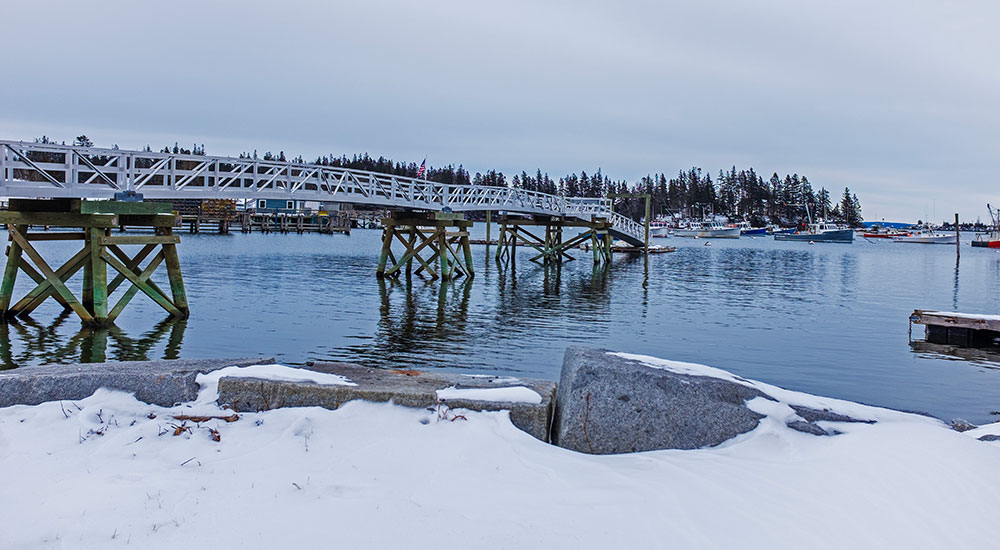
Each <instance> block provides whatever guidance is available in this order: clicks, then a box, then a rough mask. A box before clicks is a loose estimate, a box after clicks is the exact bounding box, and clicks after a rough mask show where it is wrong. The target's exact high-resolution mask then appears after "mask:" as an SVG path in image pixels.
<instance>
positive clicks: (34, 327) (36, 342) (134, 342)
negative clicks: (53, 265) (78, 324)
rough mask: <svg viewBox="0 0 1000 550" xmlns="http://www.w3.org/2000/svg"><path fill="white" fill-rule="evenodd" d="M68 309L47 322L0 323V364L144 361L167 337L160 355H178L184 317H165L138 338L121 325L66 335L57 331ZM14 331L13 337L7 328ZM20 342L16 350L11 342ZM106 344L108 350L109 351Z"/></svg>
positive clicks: (165, 357)
mask: <svg viewBox="0 0 1000 550" xmlns="http://www.w3.org/2000/svg"><path fill="white" fill-rule="evenodd" d="M69 317H70V314H69V313H68V312H64V313H63V314H62V315H60V316H59V317H58V318H57V319H56V320H55V321H54V322H53V323H52V324H50V325H48V326H44V325H40V324H39V323H37V322H36V321H34V320H33V319H31V318H30V317H27V318H20V319H17V320H12V321H9V324H6V325H3V324H0V360H2V361H3V365H2V366H0V368H6V369H10V368H15V367H17V366H18V365H19V364H20V363H27V362H36V363H37V362H40V363H54V364H58V363H71V362H81V363H99V362H104V361H108V360H117V361H144V360H148V359H150V352H151V350H152V349H153V347H155V346H156V345H157V344H159V343H160V342H161V341H162V340H163V338H164V336H166V335H167V334H168V333H169V336H168V337H167V340H166V344H165V348H164V351H163V354H162V358H163V359H177V358H178V356H179V355H180V349H181V344H182V342H183V339H184V331H185V329H186V327H187V320H186V319H174V318H167V319H164V320H163V321H160V322H159V323H157V324H156V326H155V327H153V328H152V329H150V330H148V331H146V332H145V333H143V335H142V336H140V337H138V338H131V337H129V336H128V335H127V334H125V332H124V331H122V329H121V328H119V327H117V326H115V325H111V326H107V327H89V326H84V327H83V328H81V329H80V330H79V331H77V332H76V333H75V334H73V335H72V336H70V337H69V338H68V339H67V338H64V337H60V336H59V335H58V329H59V328H60V327H61V326H62V325H63V323H64V322H65V321H66V319H67V318H69ZM11 329H13V330H14V332H15V333H16V335H15V336H16V338H12V336H11V332H10V330H11ZM15 343H17V344H20V345H21V346H22V348H23V349H22V351H20V352H19V353H15V352H14V351H13V346H14V344H15ZM109 348H110V350H111V352H110V353H109V351H108V350H109Z"/></svg>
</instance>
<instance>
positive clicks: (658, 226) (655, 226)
mask: <svg viewBox="0 0 1000 550" xmlns="http://www.w3.org/2000/svg"><path fill="white" fill-rule="evenodd" d="M649 236H650V237H669V236H670V223H669V222H667V221H665V220H653V221H651V222H649Z"/></svg>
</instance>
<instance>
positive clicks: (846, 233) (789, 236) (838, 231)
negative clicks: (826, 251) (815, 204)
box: [774, 203, 854, 244]
mask: <svg viewBox="0 0 1000 550" xmlns="http://www.w3.org/2000/svg"><path fill="white" fill-rule="evenodd" d="M804 206H805V207H806V219H807V220H809V224H808V225H807V226H806V229H805V230H804V231H796V232H794V233H775V235H774V240H776V241H804V242H808V243H810V244H812V243H853V242H854V230H853V229H847V228H845V227H841V226H839V225H837V224H834V223H829V222H827V221H824V220H823V219H822V218H820V219H819V221H818V222H817V223H813V221H812V213H810V212H809V204H808V203H807V204H805V205H804ZM823 213H824V215H825V214H826V210H824V211H823Z"/></svg>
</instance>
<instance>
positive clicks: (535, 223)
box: [496, 216, 612, 265]
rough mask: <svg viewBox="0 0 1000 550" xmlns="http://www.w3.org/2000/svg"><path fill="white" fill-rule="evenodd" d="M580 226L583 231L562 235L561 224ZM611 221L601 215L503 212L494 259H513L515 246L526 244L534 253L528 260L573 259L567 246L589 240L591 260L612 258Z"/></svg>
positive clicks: (553, 261)
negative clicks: (586, 218)
mask: <svg viewBox="0 0 1000 550" xmlns="http://www.w3.org/2000/svg"><path fill="white" fill-rule="evenodd" d="M567 227H570V228H574V227H576V228H582V229H583V231H582V232H581V233H579V234H577V235H575V236H573V237H571V238H569V239H565V240H564V239H563V229H564V228H567ZM610 227H611V224H610V223H609V222H608V221H606V220H603V219H595V220H593V221H589V222H588V221H582V220H579V219H571V218H565V217H553V216H535V217H533V218H520V217H511V216H503V217H501V219H500V238H499V239H498V242H497V250H496V260H497V261H503V262H514V261H515V258H516V257H517V247H518V246H519V245H520V246H527V247H530V248H532V249H533V250H534V251H535V252H537V254H535V255H533V256H532V257H531V258H530V260H531V261H533V262H536V263H540V264H542V265H547V264H550V263H562V262H564V261H572V260H574V259H575V258H574V257H573V256H571V255H570V254H569V250H571V249H574V248H580V247H581V246H582V245H585V244H588V241H589V245H590V248H592V249H593V250H594V263H601V262H610V261H611V243H612V237H611V234H610V232H609V231H608V229H609V228H610Z"/></svg>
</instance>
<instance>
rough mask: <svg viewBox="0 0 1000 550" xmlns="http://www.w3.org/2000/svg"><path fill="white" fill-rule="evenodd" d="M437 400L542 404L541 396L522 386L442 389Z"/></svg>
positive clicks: (453, 387) (438, 391) (438, 392)
mask: <svg viewBox="0 0 1000 550" xmlns="http://www.w3.org/2000/svg"><path fill="white" fill-rule="evenodd" d="M437 396H438V399H444V400H448V399H470V400H474V401H493V402H499V403H532V404H535V405H537V404H539V403H541V402H542V396H541V395H538V392H536V391H535V390H533V389H531V388H526V387H524V386H507V387H502V388H456V387H455V386H452V387H450V388H444V389H443V390H437Z"/></svg>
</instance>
